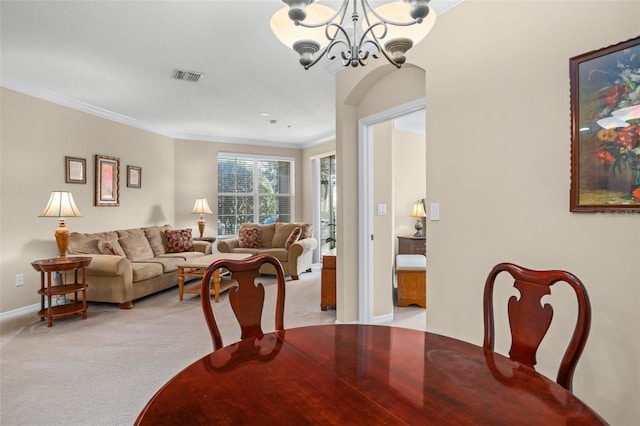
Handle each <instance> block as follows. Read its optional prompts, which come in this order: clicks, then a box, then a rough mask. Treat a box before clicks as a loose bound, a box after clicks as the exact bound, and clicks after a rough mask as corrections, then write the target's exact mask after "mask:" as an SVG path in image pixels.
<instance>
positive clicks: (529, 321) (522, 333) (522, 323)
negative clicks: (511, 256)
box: [483, 263, 591, 391]
mask: <svg viewBox="0 0 640 426" xmlns="http://www.w3.org/2000/svg"><path fill="white" fill-rule="evenodd" d="M501 272H508V273H509V274H511V277H512V278H513V279H514V285H513V286H514V287H515V288H516V289H517V290H518V291H519V292H520V296H519V297H518V296H511V297H510V298H509V301H508V303H507V309H508V317H509V326H510V328H511V349H510V350H509V358H510V359H511V360H514V361H517V362H519V363H521V364H525V365H527V366H529V367H531V368H534V369H535V365H536V362H537V361H536V353H537V351H538V347H539V346H540V343H541V342H542V339H543V338H544V336H545V335H546V333H547V331H548V330H549V326H550V325H551V320H552V317H553V308H552V306H551V305H550V304H548V303H545V304H544V306H543V305H542V302H541V299H542V297H543V296H545V295H547V294H551V286H552V285H554V284H555V283H557V282H559V281H563V282H565V283H567V284H569V285H570V286H571V288H573V290H574V292H575V295H576V298H577V301H578V319H577V321H576V325H575V328H574V330H573V335H572V336H571V339H570V341H569V344H568V346H567V349H566V351H565V353H564V356H563V357H562V362H561V363H560V367H559V369H558V376H557V378H556V382H557V383H558V384H559V385H561V386H563V387H564V388H565V389H567V390H569V391H571V390H572V389H571V388H572V380H573V372H574V370H575V368H576V365H577V364H578V359H579V358H580V355H581V354H582V350H583V349H584V345H585V343H586V342H587V337H588V336H589V328H590V326H591V304H590V302H589V295H588V294H587V290H586V289H585V288H584V285H583V284H582V282H581V281H580V280H579V279H578V278H577V277H575V276H574V275H573V274H571V273H569V272H566V271H559V270H552V271H534V270H531V269H526V268H523V267H521V266H518V265H515V264H512V263H500V264H498V265H496V266H494V267H493V269H492V270H491V272H490V273H489V276H488V277H487V281H486V283H485V287H484V299H483V309H484V343H483V348H485V349H488V350H491V351H493V348H494V343H495V332H494V318H493V312H494V311H493V309H494V308H493V289H494V284H495V281H496V277H497V276H498V274H500V273H501Z"/></svg>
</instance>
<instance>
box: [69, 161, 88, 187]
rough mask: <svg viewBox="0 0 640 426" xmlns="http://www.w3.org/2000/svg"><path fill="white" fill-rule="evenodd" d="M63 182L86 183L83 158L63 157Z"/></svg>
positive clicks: (85, 162)
mask: <svg viewBox="0 0 640 426" xmlns="http://www.w3.org/2000/svg"><path fill="white" fill-rule="evenodd" d="M64 164H65V182H66V183H87V160H86V159H85V158H77V157H64Z"/></svg>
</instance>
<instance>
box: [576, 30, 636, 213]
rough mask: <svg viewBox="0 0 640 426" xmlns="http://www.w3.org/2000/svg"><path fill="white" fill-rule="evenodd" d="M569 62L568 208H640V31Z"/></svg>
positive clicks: (587, 210) (633, 210)
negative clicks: (569, 189) (569, 165)
mask: <svg viewBox="0 0 640 426" xmlns="http://www.w3.org/2000/svg"><path fill="white" fill-rule="evenodd" d="M569 65H570V81H571V202H570V210H571V211H572V212H631V213H640V37H637V38H634V39H631V40H627V41H625V42H622V43H618V44H615V45H613V46H609V47H606V48H602V49H599V50H595V51H593V52H588V53H584V54H582V55H579V56H576V57H573V58H571V59H570V62H569Z"/></svg>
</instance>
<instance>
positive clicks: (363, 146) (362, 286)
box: [358, 98, 427, 324]
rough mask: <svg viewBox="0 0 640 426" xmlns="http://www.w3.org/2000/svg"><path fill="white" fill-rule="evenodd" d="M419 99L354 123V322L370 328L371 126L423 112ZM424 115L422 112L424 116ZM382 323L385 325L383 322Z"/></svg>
mask: <svg viewBox="0 0 640 426" xmlns="http://www.w3.org/2000/svg"><path fill="white" fill-rule="evenodd" d="M426 105H427V104H426V98H420V99H417V100H415V101H412V102H408V103H406V104H403V105H399V106H397V107H393V108H390V109H388V110H385V111H382V112H379V113H376V114H372V115H369V116H367V117H363V118H361V119H360V120H358V211H359V212H360V213H361V214H360V215H359V216H360V221H359V223H358V322H359V323H360V324H373V323H374V322H375V320H374V315H373V303H374V300H373V294H374V291H373V250H374V235H373V215H374V206H373V183H372V182H373V172H374V170H373V126H375V125H376V124H379V123H383V122H385V121H389V120H393V119H394V118H397V117H400V116H402V115H406V114H409V113H412V112H415V111H420V110H425V111H426ZM425 113H426V112H425ZM385 322H386V321H385Z"/></svg>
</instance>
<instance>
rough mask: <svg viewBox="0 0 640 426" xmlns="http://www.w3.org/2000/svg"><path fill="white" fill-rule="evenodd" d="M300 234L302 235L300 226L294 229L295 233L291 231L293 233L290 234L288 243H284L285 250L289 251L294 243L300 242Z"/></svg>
mask: <svg viewBox="0 0 640 426" xmlns="http://www.w3.org/2000/svg"><path fill="white" fill-rule="evenodd" d="M300 234H302V229H301V228H300V227H299V226H298V227H295V228H293V231H291V233H290V234H289V238H287V241H286V242H285V243H284V248H285V249H287V250H289V247H291V245H292V244H293V243H295V242H296V241H298V238H300Z"/></svg>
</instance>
